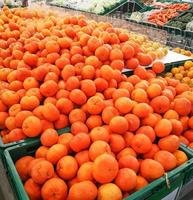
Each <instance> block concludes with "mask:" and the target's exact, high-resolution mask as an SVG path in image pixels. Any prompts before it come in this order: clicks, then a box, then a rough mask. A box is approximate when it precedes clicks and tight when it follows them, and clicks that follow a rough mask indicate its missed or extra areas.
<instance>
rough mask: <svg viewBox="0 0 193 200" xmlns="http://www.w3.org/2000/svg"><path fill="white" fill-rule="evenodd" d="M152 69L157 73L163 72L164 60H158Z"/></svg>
mask: <svg viewBox="0 0 193 200" xmlns="http://www.w3.org/2000/svg"><path fill="white" fill-rule="evenodd" d="M152 70H153V71H154V72H155V73H156V74H159V73H162V72H163V71H164V70H165V65H164V64H163V63H162V62H160V61H156V62H154V63H153V65H152Z"/></svg>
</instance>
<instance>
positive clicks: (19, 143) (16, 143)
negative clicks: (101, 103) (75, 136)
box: [0, 127, 70, 159]
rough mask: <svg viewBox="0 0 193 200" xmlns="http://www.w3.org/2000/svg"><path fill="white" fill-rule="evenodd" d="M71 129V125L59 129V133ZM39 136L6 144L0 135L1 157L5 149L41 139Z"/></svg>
mask: <svg viewBox="0 0 193 200" xmlns="http://www.w3.org/2000/svg"><path fill="white" fill-rule="evenodd" d="M69 131H70V128H69V127H67V128H63V129H60V130H57V132H58V134H59V135H61V134H62V133H67V132H69ZM39 138H40V137H35V138H26V139H25V140H20V141H18V142H11V143H7V144H4V143H3V141H2V138H1V137H0V159H1V158H2V155H3V152H4V150H5V149H7V148H9V147H12V146H15V145H22V144H24V143H27V144H28V143H31V142H33V141H39Z"/></svg>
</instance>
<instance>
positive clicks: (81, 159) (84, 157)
mask: <svg viewBox="0 0 193 200" xmlns="http://www.w3.org/2000/svg"><path fill="white" fill-rule="evenodd" d="M74 158H75V159H76V161H77V163H78V165H79V166H81V165H82V164H84V163H86V162H89V161H90V158H89V151H88V150H84V151H80V152H78V153H76V155H75V157H74Z"/></svg>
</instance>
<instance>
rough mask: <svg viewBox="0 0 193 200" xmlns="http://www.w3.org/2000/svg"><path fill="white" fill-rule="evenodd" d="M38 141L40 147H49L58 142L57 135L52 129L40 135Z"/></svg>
mask: <svg viewBox="0 0 193 200" xmlns="http://www.w3.org/2000/svg"><path fill="white" fill-rule="evenodd" d="M40 141H41V143H42V145H44V146H46V147H51V146H53V145H54V144H56V143H57V142H58V133H57V132H56V131H55V130H54V129H52V128H49V129H47V130H45V131H44V132H43V133H42V135H41V137H40Z"/></svg>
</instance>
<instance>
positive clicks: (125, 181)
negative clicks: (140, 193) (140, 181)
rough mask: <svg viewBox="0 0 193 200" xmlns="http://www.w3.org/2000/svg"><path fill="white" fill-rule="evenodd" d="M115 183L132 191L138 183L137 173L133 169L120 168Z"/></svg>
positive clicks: (123, 188)
mask: <svg viewBox="0 0 193 200" xmlns="http://www.w3.org/2000/svg"><path fill="white" fill-rule="evenodd" d="M115 184H116V185H117V186H118V187H119V188H120V189H121V190H122V191H131V190H133V189H134V188H135V187H136V185H137V175H136V173H135V172H134V171H133V170H132V169H128V168H123V169H120V170H119V172H118V174H117V177H116V179H115Z"/></svg>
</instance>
